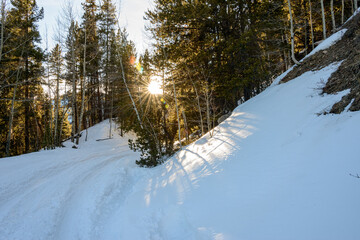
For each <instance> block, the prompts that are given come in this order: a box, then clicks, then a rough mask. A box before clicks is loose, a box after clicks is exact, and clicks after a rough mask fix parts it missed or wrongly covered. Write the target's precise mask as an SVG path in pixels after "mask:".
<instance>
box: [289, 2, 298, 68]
mask: <svg viewBox="0 0 360 240" xmlns="http://www.w3.org/2000/svg"><path fill="white" fill-rule="evenodd" d="M288 5H289V14H290V33H291V58H292V60H293V61H294V63H295V64H298V65H299V64H300V63H299V62H298V61H297V60H296V58H295V46H294V44H295V43H294V26H293V18H292V13H291V3H290V0H288Z"/></svg>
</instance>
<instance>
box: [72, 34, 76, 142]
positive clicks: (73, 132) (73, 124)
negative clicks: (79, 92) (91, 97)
mask: <svg viewBox="0 0 360 240" xmlns="http://www.w3.org/2000/svg"><path fill="white" fill-rule="evenodd" d="M72 31H75V30H74V29H73V28H72ZM74 34H75V33H72V38H71V60H72V103H71V105H72V106H71V142H74V136H75V134H76V126H75V125H76V123H75V121H76V117H75V111H76V110H75V109H76V78H75V62H76V60H75V43H74V41H75V39H74Z"/></svg>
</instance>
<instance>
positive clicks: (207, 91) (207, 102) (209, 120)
mask: <svg viewBox="0 0 360 240" xmlns="http://www.w3.org/2000/svg"><path fill="white" fill-rule="evenodd" d="M205 102H206V121H207V128H208V132H210V130H211V116H210V93H209V84H208V82H207V81H206V84H205Z"/></svg>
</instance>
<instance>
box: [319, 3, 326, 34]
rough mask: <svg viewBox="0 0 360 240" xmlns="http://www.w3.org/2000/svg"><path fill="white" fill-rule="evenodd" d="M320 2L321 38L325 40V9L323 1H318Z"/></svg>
mask: <svg viewBox="0 0 360 240" xmlns="http://www.w3.org/2000/svg"><path fill="white" fill-rule="evenodd" d="M320 2H321V17H322V25H323V37H324V40H325V39H326V22H325V9H324V0H320Z"/></svg>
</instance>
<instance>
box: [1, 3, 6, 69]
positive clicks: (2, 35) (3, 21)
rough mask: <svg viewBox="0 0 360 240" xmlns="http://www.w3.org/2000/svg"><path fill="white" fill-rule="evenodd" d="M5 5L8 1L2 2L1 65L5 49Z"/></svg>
mask: <svg viewBox="0 0 360 240" xmlns="http://www.w3.org/2000/svg"><path fill="white" fill-rule="evenodd" d="M5 5H6V1H5V0H1V29H0V38H1V39H0V63H1V59H2V53H3V47H4V28H5Z"/></svg>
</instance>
